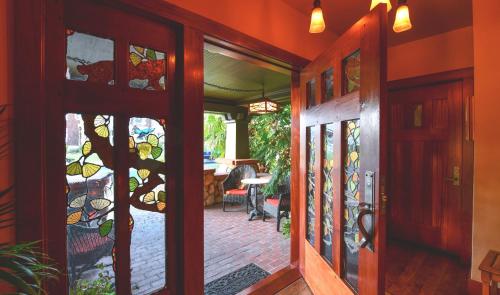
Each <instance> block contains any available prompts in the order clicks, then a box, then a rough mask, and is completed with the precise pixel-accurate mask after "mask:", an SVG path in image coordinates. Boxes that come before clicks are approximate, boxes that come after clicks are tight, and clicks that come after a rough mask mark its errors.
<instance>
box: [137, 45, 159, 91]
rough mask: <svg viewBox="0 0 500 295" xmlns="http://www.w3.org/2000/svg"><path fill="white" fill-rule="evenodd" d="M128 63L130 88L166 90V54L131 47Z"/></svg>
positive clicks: (149, 49)
mask: <svg viewBox="0 0 500 295" xmlns="http://www.w3.org/2000/svg"><path fill="white" fill-rule="evenodd" d="M128 61H129V62H128V64H129V66H128V80H129V82H128V85H129V86H130V88H139V89H145V90H155V91H161V90H165V79H166V78H165V65H166V61H165V53H163V52H160V51H156V50H153V49H151V48H144V47H140V46H135V45H130V47H129V60H128Z"/></svg>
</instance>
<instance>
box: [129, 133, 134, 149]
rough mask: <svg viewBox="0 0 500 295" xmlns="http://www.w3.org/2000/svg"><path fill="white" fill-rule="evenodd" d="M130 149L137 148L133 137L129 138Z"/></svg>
mask: <svg viewBox="0 0 500 295" xmlns="http://www.w3.org/2000/svg"><path fill="white" fill-rule="evenodd" d="M128 148H129V149H134V148H135V140H134V137H133V136H129V138H128Z"/></svg>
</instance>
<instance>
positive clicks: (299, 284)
mask: <svg viewBox="0 0 500 295" xmlns="http://www.w3.org/2000/svg"><path fill="white" fill-rule="evenodd" d="M276 295H313V293H312V292H311V290H310V289H309V287H308V286H307V284H306V282H305V281H304V279H299V280H297V281H295V282H294V283H293V284H291V285H290V286H288V287H286V288H285V289H283V290H281V291H279V292H278V293H276Z"/></svg>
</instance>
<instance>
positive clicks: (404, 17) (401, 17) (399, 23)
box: [392, 1, 412, 33]
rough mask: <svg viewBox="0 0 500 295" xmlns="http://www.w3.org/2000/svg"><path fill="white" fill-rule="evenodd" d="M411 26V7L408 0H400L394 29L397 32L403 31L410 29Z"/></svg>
mask: <svg viewBox="0 0 500 295" xmlns="http://www.w3.org/2000/svg"><path fill="white" fill-rule="evenodd" d="M411 28H412V25H411V20H410V9H409V8H408V5H407V4H406V1H399V4H398V10H397V11H396V19H395V20H394V26H393V27H392V29H393V30H394V32H396V33H401V32H404V31H408V30H410V29H411Z"/></svg>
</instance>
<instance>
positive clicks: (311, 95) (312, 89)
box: [306, 79, 316, 108]
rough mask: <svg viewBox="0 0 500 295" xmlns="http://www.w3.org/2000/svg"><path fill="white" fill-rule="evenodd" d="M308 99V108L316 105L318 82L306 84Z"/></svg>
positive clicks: (312, 81)
mask: <svg viewBox="0 0 500 295" xmlns="http://www.w3.org/2000/svg"><path fill="white" fill-rule="evenodd" d="M306 99H307V107H308V108H310V107H313V106H315V105H316V80H314V79H312V80H311V81H308V82H307V83H306Z"/></svg>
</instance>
